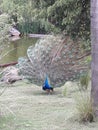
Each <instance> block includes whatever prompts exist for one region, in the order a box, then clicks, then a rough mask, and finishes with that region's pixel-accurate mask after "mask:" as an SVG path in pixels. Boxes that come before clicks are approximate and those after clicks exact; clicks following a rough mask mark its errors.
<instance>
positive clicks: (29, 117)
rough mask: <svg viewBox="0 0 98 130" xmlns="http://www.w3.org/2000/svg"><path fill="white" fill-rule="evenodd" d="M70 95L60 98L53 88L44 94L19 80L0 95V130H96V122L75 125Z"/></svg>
mask: <svg viewBox="0 0 98 130" xmlns="http://www.w3.org/2000/svg"><path fill="white" fill-rule="evenodd" d="M3 89H4V87H0V92H1V91H2V90H3ZM72 93H75V91H72V92H71V93H69V94H68V95H67V96H66V97H64V96H62V88H56V89H55V90H54V93H53V94H47V93H46V92H44V91H43V90H42V89H41V87H38V86H36V85H33V84H28V83H27V82H22V81H21V82H17V83H15V84H14V85H13V86H9V87H8V88H7V89H6V90H5V92H4V93H3V95H2V96H0V130H98V123H96V122H93V123H86V124H83V123H79V122H78V120H77V110H76V107H75V100H74V98H73V94H72Z"/></svg>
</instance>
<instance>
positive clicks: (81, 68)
mask: <svg viewBox="0 0 98 130" xmlns="http://www.w3.org/2000/svg"><path fill="white" fill-rule="evenodd" d="M89 55H90V51H88V50H85V49H83V47H82V44H81V42H80V41H78V42H74V41H73V40H71V39H70V37H68V36H66V37H62V36H53V35H51V36H46V37H44V38H41V39H39V40H38V41H37V43H36V44H35V46H30V47H29V48H28V50H27V57H26V58H20V59H19V60H18V67H19V69H20V72H21V74H22V75H23V76H24V78H26V79H29V80H30V81H31V82H32V83H34V84H37V85H39V86H42V84H43V82H44V81H45V83H46V84H48V79H47V77H46V75H48V77H49V79H50V82H51V86H54V87H60V86H62V85H63V84H65V82H66V81H69V80H70V81H73V80H76V79H78V78H79V76H80V75H81V74H83V73H85V72H86V71H87V70H88V62H87V60H86V59H87V57H88V56H89ZM51 86H50V85H47V87H50V88H51ZM43 89H44V90H45V89H46V88H45V86H44V87H43ZM51 90H52V88H51Z"/></svg>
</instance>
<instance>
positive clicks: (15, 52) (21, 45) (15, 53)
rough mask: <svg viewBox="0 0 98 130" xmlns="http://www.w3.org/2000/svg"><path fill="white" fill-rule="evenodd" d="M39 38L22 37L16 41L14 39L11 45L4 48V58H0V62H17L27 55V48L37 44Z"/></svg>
mask: <svg viewBox="0 0 98 130" xmlns="http://www.w3.org/2000/svg"><path fill="white" fill-rule="evenodd" d="M37 40H38V39H37V38H26V37H25V38H21V39H19V40H16V41H12V42H11V43H10V44H9V47H6V48H5V49H4V50H3V53H2V55H3V58H2V59H1V60H0V64H6V63H11V62H17V60H18V58H19V57H24V56H26V53H27V49H28V47H29V46H31V45H35V43H36V41H37Z"/></svg>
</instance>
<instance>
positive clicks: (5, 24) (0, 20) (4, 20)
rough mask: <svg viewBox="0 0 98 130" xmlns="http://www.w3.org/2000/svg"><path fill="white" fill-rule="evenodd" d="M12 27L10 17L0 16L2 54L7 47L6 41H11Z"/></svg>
mask: <svg viewBox="0 0 98 130" xmlns="http://www.w3.org/2000/svg"><path fill="white" fill-rule="evenodd" d="M10 27H11V24H10V21H9V16H8V15H7V14H2V15H0V54H1V52H2V49H3V48H4V46H5V45H6V44H5V43H6V41H7V40H8V39H9V30H10Z"/></svg>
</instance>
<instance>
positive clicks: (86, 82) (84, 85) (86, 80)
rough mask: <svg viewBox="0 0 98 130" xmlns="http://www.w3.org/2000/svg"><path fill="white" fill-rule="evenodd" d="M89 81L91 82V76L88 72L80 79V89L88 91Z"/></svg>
mask: <svg viewBox="0 0 98 130" xmlns="http://www.w3.org/2000/svg"><path fill="white" fill-rule="evenodd" d="M89 81H90V76H89V73H88V72H87V73H85V74H83V75H82V76H81V77H80V81H79V85H80V89H82V90H86V89H87V88H88V85H89Z"/></svg>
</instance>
